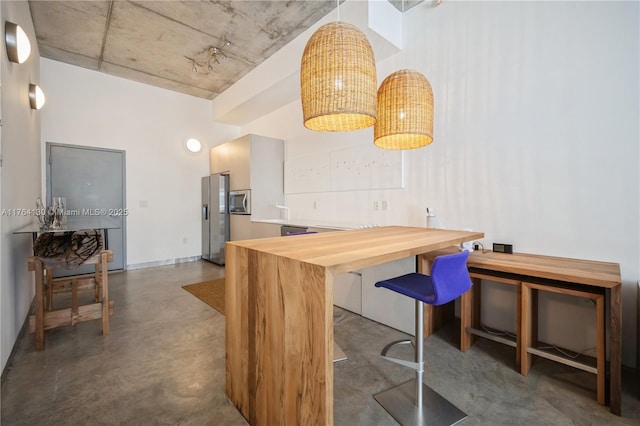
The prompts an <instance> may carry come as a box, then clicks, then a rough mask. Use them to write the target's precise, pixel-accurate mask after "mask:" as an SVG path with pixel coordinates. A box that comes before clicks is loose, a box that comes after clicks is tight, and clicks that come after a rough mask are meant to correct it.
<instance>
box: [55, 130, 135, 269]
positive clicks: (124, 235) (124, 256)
mask: <svg viewBox="0 0 640 426" xmlns="http://www.w3.org/2000/svg"><path fill="white" fill-rule="evenodd" d="M45 146H46V148H45V149H46V153H45V155H46V163H47V177H46V183H45V186H46V190H47V193H46V197H47V205H50V204H51V197H52V194H51V148H53V147H62V148H73V149H82V150H90V151H104V152H113V153H118V154H122V206H123V209H126V208H127V168H126V166H127V152H126V151H125V150H123V149H111V148H99V147H95V146H86V145H74V144H68V143H58V142H46V144H45ZM121 229H122V270H123V271H126V270H127V220H126V216H125V217H123V218H122V228H121ZM105 232H109V231H105ZM115 270H116V271H117V270H119V269H115Z"/></svg>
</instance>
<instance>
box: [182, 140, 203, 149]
mask: <svg viewBox="0 0 640 426" xmlns="http://www.w3.org/2000/svg"><path fill="white" fill-rule="evenodd" d="M186 146H187V149H188V150H189V151H191V152H200V150H201V149H202V144H201V143H200V141H199V140H198V139H194V138H190V139H187V142H186Z"/></svg>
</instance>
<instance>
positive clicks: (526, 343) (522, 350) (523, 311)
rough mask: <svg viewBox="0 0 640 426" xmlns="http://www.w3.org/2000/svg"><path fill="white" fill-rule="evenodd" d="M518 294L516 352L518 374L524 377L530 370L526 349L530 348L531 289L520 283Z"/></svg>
mask: <svg viewBox="0 0 640 426" xmlns="http://www.w3.org/2000/svg"><path fill="white" fill-rule="evenodd" d="M518 292H519V293H520V297H519V298H518V300H519V304H520V307H519V309H518V310H519V311H520V314H519V317H520V318H521V319H520V329H519V330H518V343H517V347H516V350H517V351H518V353H519V358H520V374H522V375H523V376H526V375H527V374H529V369H530V368H531V354H530V353H529V352H527V349H528V348H529V347H530V346H531V343H532V342H531V335H532V333H531V332H532V326H533V321H532V314H531V312H532V309H531V292H532V290H531V288H530V287H529V286H528V285H527V284H526V283H521V284H520V285H519V286H518Z"/></svg>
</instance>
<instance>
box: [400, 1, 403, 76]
mask: <svg viewBox="0 0 640 426" xmlns="http://www.w3.org/2000/svg"><path fill="white" fill-rule="evenodd" d="M400 44H402V69H404V0H402V16H401V17H400Z"/></svg>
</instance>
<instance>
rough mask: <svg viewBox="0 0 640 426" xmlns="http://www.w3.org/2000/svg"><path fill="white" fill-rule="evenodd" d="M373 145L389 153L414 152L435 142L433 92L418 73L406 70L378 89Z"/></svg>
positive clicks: (427, 81)
mask: <svg viewBox="0 0 640 426" xmlns="http://www.w3.org/2000/svg"><path fill="white" fill-rule="evenodd" d="M373 142H374V143H375V144H376V146H379V147H380V148H386V149H413V148H420V147H423V146H426V145H429V144H430V143H431V142H433V90H432V89H431V84H430V83H429V80H427V78H426V77H425V76H424V75H422V74H420V73H419V72H417V71H413V70H408V69H403V70H400V71H396V72H394V73H393V74H391V75H389V76H388V77H387V78H385V79H384V81H383V82H382V84H381V85H380V88H379V89H378V120H377V121H376V123H375V125H374V126H373Z"/></svg>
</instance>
